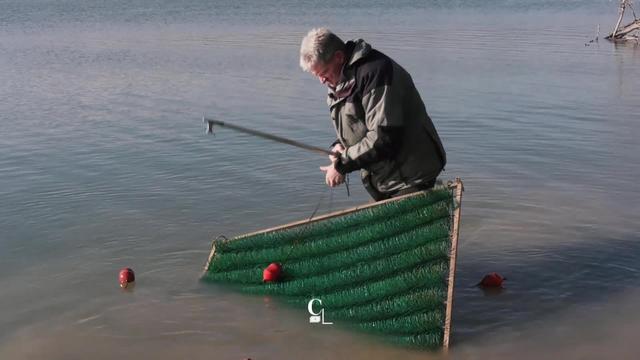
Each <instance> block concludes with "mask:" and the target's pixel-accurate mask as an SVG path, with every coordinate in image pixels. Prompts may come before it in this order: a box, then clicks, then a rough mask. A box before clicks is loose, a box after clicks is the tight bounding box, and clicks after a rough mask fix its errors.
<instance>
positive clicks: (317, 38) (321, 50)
mask: <svg viewBox="0 0 640 360" xmlns="http://www.w3.org/2000/svg"><path fill="white" fill-rule="evenodd" d="M343 49H344V41H342V40H341V39H340V38H339V37H338V36H337V35H336V34H334V33H332V32H331V30H329V29H327V28H317V29H311V31H309V33H308V34H307V36H305V37H304V38H303V39H302V44H301V45H300V67H301V68H302V70H304V71H306V72H309V71H311V67H312V66H314V65H316V64H318V63H319V62H322V63H325V64H326V63H327V62H329V60H330V59H331V57H332V56H333V54H335V53H336V51H338V50H343Z"/></svg>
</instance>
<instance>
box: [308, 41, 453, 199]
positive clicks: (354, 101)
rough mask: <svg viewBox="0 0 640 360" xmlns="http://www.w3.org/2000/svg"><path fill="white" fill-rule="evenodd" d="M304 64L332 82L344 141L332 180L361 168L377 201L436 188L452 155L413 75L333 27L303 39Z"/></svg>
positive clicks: (331, 98) (331, 168)
mask: <svg viewBox="0 0 640 360" xmlns="http://www.w3.org/2000/svg"><path fill="white" fill-rule="evenodd" d="M300 66H301V67H302V69H303V70H304V71H307V72H310V73H311V74H313V75H314V76H315V77H317V78H318V79H319V80H320V81H321V82H322V83H323V84H325V85H327V87H328V88H329V95H328V98H327V103H328V105H329V109H330V111H331V118H332V120H333V125H334V127H335V130H336V134H337V136H338V139H337V140H336V141H335V142H334V144H333V145H332V151H334V152H338V153H340V154H341V156H340V157H339V158H337V157H333V156H331V157H330V159H331V164H330V165H328V166H324V167H321V168H320V169H321V170H322V171H324V172H325V173H326V176H325V180H326V183H327V185H329V186H331V187H334V186H338V185H340V184H342V183H343V182H344V178H345V175H346V174H347V173H349V172H352V171H354V170H358V169H360V170H361V175H362V182H363V183H364V186H365V188H366V189H367V191H368V192H369V193H370V194H371V196H372V197H373V198H374V199H375V200H383V199H388V198H390V197H395V196H399V195H404V194H408V193H412V192H416V191H419V190H426V189H430V188H432V187H433V185H434V183H435V180H436V177H437V176H438V174H440V172H441V171H442V170H443V168H444V165H445V163H446V155H445V151H444V148H443V147H442V142H441V141H440V137H439V136H438V133H437V132H436V129H435V127H434V126H433V123H432V122H431V119H430V118H429V115H427V111H426V109H425V106H424V103H423V102H422V99H421V98H420V94H419V93H418V90H417V89H416V87H415V85H414V84H413V80H412V79H411V76H410V75H409V73H407V72H406V71H405V70H404V69H403V68H402V67H400V65H398V64H396V63H395V62H394V61H393V60H392V59H391V58H389V57H388V56H386V55H384V54H383V53H381V52H379V51H377V50H374V49H373V48H371V45H369V44H367V43H366V42H364V41H363V40H353V41H347V42H346V43H345V42H343V41H342V40H341V39H340V38H339V37H338V36H336V35H335V34H333V33H332V32H331V31H329V30H328V29H324V28H322V29H313V30H311V31H309V33H308V34H307V36H305V37H304V39H302V45H301V47H300Z"/></svg>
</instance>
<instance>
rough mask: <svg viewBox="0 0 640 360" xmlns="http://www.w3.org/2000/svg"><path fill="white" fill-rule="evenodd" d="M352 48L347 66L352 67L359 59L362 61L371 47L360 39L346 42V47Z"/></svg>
mask: <svg viewBox="0 0 640 360" xmlns="http://www.w3.org/2000/svg"><path fill="white" fill-rule="evenodd" d="M351 46H353V50H352V51H351V57H350V58H349V62H348V63H347V65H348V66H352V65H353V64H355V63H357V62H358V61H360V60H361V59H364V58H365V57H367V55H369V53H370V52H371V45H369V44H368V43H367V42H366V41H364V40H362V39H356V40H351V41H348V42H347V47H351Z"/></svg>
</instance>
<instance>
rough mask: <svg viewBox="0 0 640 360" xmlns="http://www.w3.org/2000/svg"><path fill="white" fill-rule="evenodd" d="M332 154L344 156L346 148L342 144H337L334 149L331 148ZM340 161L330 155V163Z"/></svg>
mask: <svg viewBox="0 0 640 360" xmlns="http://www.w3.org/2000/svg"><path fill="white" fill-rule="evenodd" d="M331 152H334V153H340V154H342V153H343V152H344V146H342V144H340V143H337V144H335V145H334V146H333V147H332V148H331ZM338 160H339V159H338V158H337V157H335V156H333V155H329V161H331V162H332V163H334V162H336V161H338Z"/></svg>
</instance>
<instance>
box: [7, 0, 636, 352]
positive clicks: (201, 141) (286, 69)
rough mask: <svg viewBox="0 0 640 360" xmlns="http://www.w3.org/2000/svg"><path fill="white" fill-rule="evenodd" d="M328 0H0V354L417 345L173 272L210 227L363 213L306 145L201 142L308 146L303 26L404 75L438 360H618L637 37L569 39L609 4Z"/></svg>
mask: <svg viewBox="0 0 640 360" xmlns="http://www.w3.org/2000/svg"><path fill="white" fill-rule="evenodd" d="M343 3H344V2H338V1H331V2H323V3H322V4H321V5H318V4H316V3H315V2H312V1H273V2H262V1H243V2H235V1H190V2H186V3H182V2H171V1H161V0H157V1H151V0H144V1H128V2H124V1H111V2H98V1H79V0H60V1H52V0H21V1H17V0H6V1H2V2H0V10H1V11H0V74H1V75H0V79H2V82H1V85H0V98H2V101H1V102H0V150H1V152H0V200H1V205H0V289H1V290H0V292H1V296H0V358H2V359H69V358H93V359H112V358H116V357H118V356H126V357H129V358H156V359H175V358H190V359H210V358H221V359H223V358H224V359H240V358H246V357H251V358H253V359H273V358H310V359H324V358H349V359H352V358H362V359H384V358H399V357H402V356H404V357H406V358H425V356H426V357H427V358H429V357H433V358H438V357H439V355H437V354H424V353H421V352H415V351H408V350H403V349H398V348H395V347H391V346H388V345H385V344H380V343H376V342H375V341H374V340H372V339H370V338H368V337H366V336H362V335H359V334H353V333H349V332H345V331H343V330H342V329H341V328H339V327H332V326H324V327H318V326H310V325H309V324H308V321H307V320H308V318H307V316H308V315H307V314H306V313H300V312H299V311H297V310H291V309H288V308H284V307H282V306H281V305H280V304H278V303H276V302H273V301H270V300H269V299H263V298H260V297H248V296H243V295H238V294H235V293H233V292H229V291H228V290H226V289H222V288H219V287H217V286H215V285H211V284H203V283H200V282H199V281H198V278H199V275H200V271H201V269H202V266H203V264H204V262H205V261H206V258H207V256H208V253H209V247H210V243H211V240H212V239H213V238H214V237H216V236H218V235H227V236H233V235H237V234H241V233H245V232H249V231H253V230H257V229H261V228H265V227H270V226H274V225H278V224H282V223H286V222H290V221H293V220H298V219H302V218H306V217H308V216H310V215H311V213H312V212H313V210H314V209H315V207H316V205H317V204H318V203H319V202H320V212H329V211H332V210H337V209H342V208H347V207H350V206H353V205H356V204H361V203H365V202H367V201H368V198H367V195H366V194H365V192H364V190H363V189H362V188H361V186H360V185H359V184H358V181H357V179H356V176H352V186H351V187H352V196H351V197H349V198H347V197H346V192H345V190H344V189H343V188H339V189H336V190H334V191H331V190H328V189H327V188H326V186H325V185H324V182H323V177H322V174H321V173H320V171H319V170H318V167H319V166H321V165H324V162H325V159H324V158H322V157H318V156H317V155H314V154H307V153H303V152H300V151H297V150H295V149H292V148H289V147H287V146H284V145H280V144H274V143H270V142H267V141H264V140H260V139H255V138H251V137H247V136H245V135H239V134H236V133H233V132H229V131H225V130H220V131H219V132H218V133H217V134H216V135H215V137H212V136H205V135H204V134H203V129H202V123H201V117H202V114H203V113H206V114H207V115H209V116H213V117H217V118H219V119H222V120H227V121H232V122H234V123H237V124H240V125H244V126H249V127H252V128H256V129H259V130H264V131H269V132H273V133H277V134H279V135H282V136H287V137H291V138H295V139H297V140H300V141H304V142H308V143H311V144H315V145H319V146H325V145H327V144H329V143H330V142H331V141H332V140H333V135H332V129H331V126H330V123H329V121H328V111H327V109H326V104H325V101H324V94H325V90H324V89H323V87H322V85H321V84H319V83H318V82H317V81H316V80H314V79H313V78H311V77H310V76H309V75H307V74H305V73H303V72H302V71H301V70H300V69H299V67H298V61H297V52H298V44H299V41H300V39H301V38H302V36H303V35H304V34H305V33H306V31H307V30H308V29H309V28H311V27H314V26H319V25H327V26H330V27H331V28H332V29H334V30H335V31H336V32H337V33H338V34H340V35H342V36H343V37H344V38H357V37H362V38H364V39H366V40H367V41H368V42H370V43H371V44H373V45H374V46H375V47H376V48H378V49H380V50H382V51H383V52H385V53H387V54H389V55H390V56H392V57H393V58H394V59H396V61H398V62H399V63H400V64H401V65H403V66H404V67H405V68H406V69H407V70H408V71H409V72H410V73H411V74H412V75H413V78H414V80H415V82H416V84H417V86H418V88H419V90H420V91H421V93H422V96H423V98H424V99H425V103H426V105H427V109H428V111H429V113H430V114H431V116H432V118H433V119H434V122H435V124H436V126H437V128H438V130H439V132H440V134H441V137H442V139H443V142H444V144H445V147H446V150H447V152H448V157H449V164H448V166H447V171H446V173H445V174H444V177H445V178H454V177H461V178H462V179H463V181H464V182H465V188H466V192H465V195H464V200H463V203H464V205H463V221H462V229H461V233H460V249H459V259H458V260H459V261H458V272H457V284H456V303H455V311H454V331H455V332H454V348H453V349H454V351H453V355H454V357H455V358H460V359H475V358H492V359H500V358H504V359H512V358H515V357H518V358H523V359H529V358H531V359H540V358H565V359H584V358H593V359H601V358H637V357H638V354H640V347H639V346H638V345H637V342H636V341H634V339H635V338H636V337H637V336H636V334H637V333H638V331H640V317H639V316H638V315H637V311H636V309H635V304H637V303H638V301H640V267H639V266H638V264H639V263H640V235H639V234H640V224H639V222H638V215H637V214H638V212H639V211H640V206H639V205H638V204H639V203H640V195H639V194H638V191H639V190H640V189H639V186H638V180H637V179H638V178H639V176H640V163H639V162H638V160H637V154H638V150H639V149H638V141H637V138H638V136H639V135H640V134H639V129H640V125H639V122H638V119H639V117H638V114H639V113H640V103H639V102H638V93H639V92H640V81H638V79H640V46H639V45H638V44H617V45H614V44H611V43H609V42H606V41H604V40H600V41H599V42H593V43H589V41H590V40H591V39H593V38H594V37H595V32H596V27H597V25H598V24H600V25H601V32H602V34H601V37H602V35H604V33H605V32H608V31H609V30H610V28H611V27H612V26H613V25H614V22H615V19H616V16H617V12H616V8H615V4H614V3H611V2H608V1H604V0H603V1H595V0H594V1H586V2H584V1H567V2H555V1H543V0H541V1H529V2H526V5H523V3H522V2H515V1H508V0H503V1H493V2H469V1H466V2H465V1H454V2H449V1H446V2H445V1H437V2H431V3H430V4H429V5H424V4H423V2H420V1H399V2H394V3H393V4H394V5H393V6H390V5H389V4H387V2H382V1H373V2H371V1H369V2H364V1H356V2H349V4H347V5H345V4H343ZM124 266H130V267H132V268H134V269H135V270H136V274H137V277H138V281H137V285H136V287H135V289H134V291H131V292H122V291H120V289H119V288H118V286H117V272H118V270H119V269H120V268H121V267H124ZM491 271H498V272H500V273H503V274H504V275H506V276H507V278H508V281H507V286H506V288H505V289H504V290H503V291H502V292H500V293H498V294H491V293H483V292H482V291H481V290H479V289H478V288H476V287H475V286H474V284H475V283H476V282H477V281H478V280H479V279H480V278H481V277H482V275H484V274H485V273H487V272H491Z"/></svg>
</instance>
